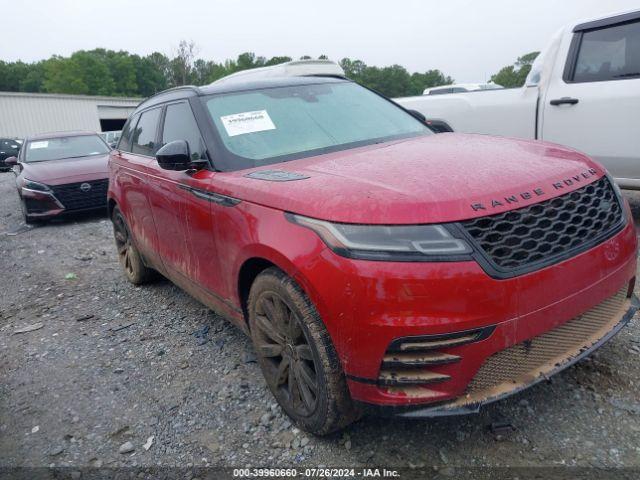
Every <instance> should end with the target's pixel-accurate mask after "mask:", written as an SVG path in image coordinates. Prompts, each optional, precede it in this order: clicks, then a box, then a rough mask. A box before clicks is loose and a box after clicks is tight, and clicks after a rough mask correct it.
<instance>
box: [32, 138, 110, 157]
mask: <svg viewBox="0 0 640 480" xmlns="http://www.w3.org/2000/svg"><path fill="white" fill-rule="evenodd" d="M105 153H109V147H108V146H107V145H106V144H105V143H104V141H103V140H102V139H101V138H100V137H98V136H97V135H79V136H77V137H60V138H47V139H46V140H33V141H31V142H29V143H28V144H27V150H26V153H25V161H27V162H43V161H45V160H60V159H63V158H76V157H87V156H90V155H104V154H105Z"/></svg>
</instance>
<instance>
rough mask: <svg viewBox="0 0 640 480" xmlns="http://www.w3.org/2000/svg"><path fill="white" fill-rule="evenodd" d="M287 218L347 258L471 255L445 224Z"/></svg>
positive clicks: (425, 258) (412, 258)
mask: <svg viewBox="0 0 640 480" xmlns="http://www.w3.org/2000/svg"><path fill="white" fill-rule="evenodd" d="M287 218H288V219H289V220H290V221H292V222H293V223H296V224H298V225H301V226H303V227H307V228H310V229H311V230H313V231H314V232H316V233H317V234H318V235H319V236H320V238H322V240H323V241H324V243H326V244H327V245H328V246H329V247H330V248H331V249H332V250H333V251H334V252H336V253H337V254H339V255H342V256H344V257H350V258H360V259H367V260H387V261H438V260H442V261H446V260H451V259H457V258H459V257H460V256H466V255H469V254H470V253H471V252H472V249H471V247H470V246H469V244H467V242H465V241H464V240H462V239H460V238H455V237H454V236H453V235H451V233H450V232H449V231H448V230H447V229H446V228H445V227H444V226H442V225H355V224H347V223H332V222H326V221H323V220H316V219H315V218H309V217H303V216H300V215H294V214H287Z"/></svg>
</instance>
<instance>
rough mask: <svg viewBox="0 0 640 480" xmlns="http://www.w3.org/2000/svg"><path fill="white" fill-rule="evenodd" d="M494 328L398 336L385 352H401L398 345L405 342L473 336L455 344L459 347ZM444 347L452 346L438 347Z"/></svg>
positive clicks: (480, 338)
mask: <svg viewBox="0 0 640 480" xmlns="http://www.w3.org/2000/svg"><path fill="white" fill-rule="evenodd" d="M495 329H496V326H495V325H490V326H488V327H483V328H474V329H472V330H463V331H461V332H453V333H439V334H436V335H416V336H412V337H400V338H396V339H395V340H393V341H392V342H391V343H390V344H389V347H388V348H387V352H402V350H400V345H401V344H403V343H407V342H409V343H413V342H430V341H432V342H437V341H440V340H455V339H456V338H460V337H468V336H473V338H472V339H470V340H469V341H468V342H465V343H459V344H457V345H455V346H456V347H459V346H460V345H465V344H467V343H474V342H479V341H480V340H484V339H485V338H488V337H489V336H490V335H491V334H492V333H493V331H494V330H495ZM446 348H452V347H447V346H443V347H440V349H442V350H444V349H446Z"/></svg>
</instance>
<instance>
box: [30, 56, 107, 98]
mask: <svg viewBox="0 0 640 480" xmlns="http://www.w3.org/2000/svg"><path fill="white" fill-rule="evenodd" d="M44 71H45V79H44V82H43V84H42V86H43V89H44V91H45V92H49V93H74V94H80V95H82V94H84V95H86V94H88V93H90V91H89V86H88V85H87V84H86V83H85V82H84V78H83V72H82V66H81V65H80V63H78V62H77V61H75V60H73V59H71V58H63V57H59V56H55V55H54V56H53V57H51V58H50V59H49V60H47V63H46V64H45V67H44ZM91 93H95V92H91Z"/></svg>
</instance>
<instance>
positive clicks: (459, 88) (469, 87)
mask: <svg viewBox="0 0 640 480" xmlns="http://www.w3.org/2000/svg"><path fill="white" fill-rule="evenodd" d="M501 88H504V87H502V86H501V85H498V84H495V83H455V84H453V85H441V86H439V87H431V88H425V89H424V92H422V94H423V95H444V94H447V93H463V92H477V91H478V90H500V89H501Z"/></svg>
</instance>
